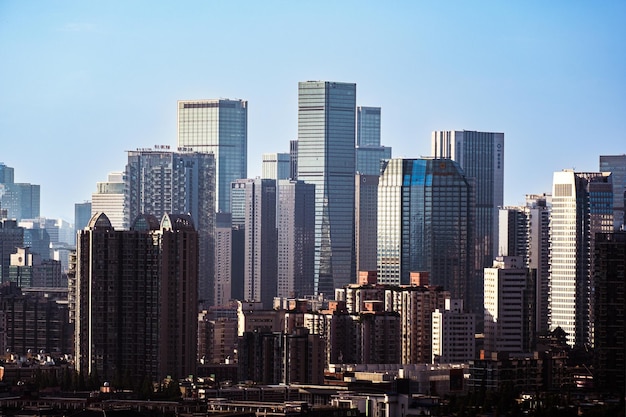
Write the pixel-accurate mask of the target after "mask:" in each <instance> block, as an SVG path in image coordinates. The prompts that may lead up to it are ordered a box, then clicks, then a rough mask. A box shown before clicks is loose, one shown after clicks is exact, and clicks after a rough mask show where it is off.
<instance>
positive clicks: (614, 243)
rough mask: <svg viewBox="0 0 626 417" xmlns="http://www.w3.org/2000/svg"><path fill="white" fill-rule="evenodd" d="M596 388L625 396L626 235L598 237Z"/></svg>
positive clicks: (596, 246)
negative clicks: (625, 311) (625, 312)
mask: <svg viewBox="0 0 626 417" xmlns="http://www.w3.org/2000/svg"><path fill="white" fill-rule="evenodd" d="M595 258H596V259H595V318H596V321H595V329H594V330H595V332H594V378H593V379H594V388H596V389H597V390H599V391H600V392H614V393H618V394H620V395H621V394H622V393H623V392H624V388H625V386H626V380H625V378H624V375H626V350H624V346H625V344H626V316H624V313H623V312H624V310H625V309H626V232H623V231H621V232H619V231H616V232H613V233H602V234H598V235H596V244H595Z"/></svg>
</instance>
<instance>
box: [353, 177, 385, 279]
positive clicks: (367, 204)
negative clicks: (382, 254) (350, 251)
mask: <svg viewBox="0 0 626 417" xmlns="http://www.w3.org/2000/svg"><path fill="white" fill-rule="evenodd" d="M378 178H379V177H378V175H364V174H356V175H355V177H354V199H355V202H356V204H355V207H354V242H355V256H356V270H357V271H376V249H377V247H376V239H377V236H378Z"/></svg>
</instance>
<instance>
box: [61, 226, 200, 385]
mask: <svg viewBox="0 0 626 417" xmlns="http://www.w3.org/2000/svg"><path fill="white" fill-rule="evenodd" d="M197 265H198V235H197V233H196V231H195V229H194V227H193V221H192V219H191V217H189V216H188V215H174V214H171V215H169V214H168V215H164V216H163V218H162V220H161V222H160V224H159V221H158V219H157V218H156V217H154V216H150V215H142V216H139V217H137V219H136V220H135V221H134V222H133V225H132V227H131V229H130V230H120V231H117V230H115V229H113V227H112V226H111V222H109V220H108V218H107V217H106V215H105V214H96V215H95V216H94V217H93V218H92V219H91V221H90V223H89V225H88V227H87V228H85V229H84V230H81V231H80V232H79V233H78V244H77V248H76V266H75V268H74V270H75V271H76V276H75V280H76V283H75V285H74V286H73V289H74V290H73V291H74V293H73V294H71V297H72V298H73V299H75V300H76V302H75V305H74V306H73V308H74V312H73V317H75V335H76V337H75V340H76V346H75V350H76V358H77V359H76V370H77V371H78V372H79V373H82V374H84V375H87V376H88V375H92V376H97V377H99V378H102V380H105V381H112V382H113V383H114V384H116V382H117V383H119V381H123V378H126V379H129V380H131V381H135V382H139V381H143V380H144V379H147V380H148V381H160V380H161V379H163V378H165V377H166V376H168V375H169V376H172V377H173V378H174V379H176V378H182V377H186V376H187V375H190V374H195V369H196V350H197V320H198V307H197V305H198V303H197V282H198V269H197Z"/></svg>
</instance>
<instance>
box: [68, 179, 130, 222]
mask: <svg viewBox="0 0 626 417" xmlns="http://www.w3.org/2000/svg"><path fill="white" fill-rule="evenodd" d="M125 186H126V184H125V182H124V173H123V172H111V173H109V175H108V178H107V181H103V182H98V183H96V192H95V193H93V194H91V215H90V216H89V219H88V221H89V220H91V217H92V216H93V215H94V214H96V213H104V214H106V215H107V217H108V218H109V221H110V222H111V225H112V226H113V227H114V228H115V229H116V230H121V229H128V228H129V226H130V225H129V224H128V222H129V221H130V220H127V219H126V217H125V216H124V198H125V195H124V188H125ZM81 229H82V228H81ZM81 229H79V230H81Z"/></svg>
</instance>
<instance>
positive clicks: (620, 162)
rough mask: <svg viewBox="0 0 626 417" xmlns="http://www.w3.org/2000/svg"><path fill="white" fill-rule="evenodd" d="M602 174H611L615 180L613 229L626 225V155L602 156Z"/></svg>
mask: <svg viewBox="0 0 626 417" xmlns="http://www.w3.org/2000/svg"><path fill="white" fill-rule="evenodd" d="M600 172H610V173H611V178H612V179H613V227H614V228H615V230H620V229H622V228H623V226H624V225H625V224H626V218H625V215H626V212H625V210H626V209H625V207H626V154H624V155H600Z"/></svg>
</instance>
